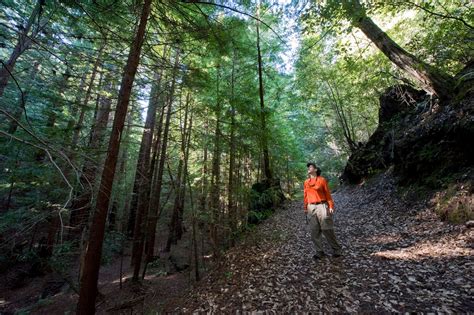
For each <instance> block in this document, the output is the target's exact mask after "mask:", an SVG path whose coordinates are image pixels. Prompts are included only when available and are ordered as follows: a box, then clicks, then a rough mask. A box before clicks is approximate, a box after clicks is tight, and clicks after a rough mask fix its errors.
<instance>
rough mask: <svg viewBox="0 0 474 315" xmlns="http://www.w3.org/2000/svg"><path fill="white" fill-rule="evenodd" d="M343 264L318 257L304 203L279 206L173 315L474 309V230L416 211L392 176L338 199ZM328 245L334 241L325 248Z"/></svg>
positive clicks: (181, 301) (171, 307)
mask: <svg viewBox="0 0 474 315" xmlns="http://www.w3.org/2000/svg"><path fill="white" fill-rule="evenodd" d="M333 196H334V199H335V204H336V209H337V212H336V214H335V220H336V234H337V236H338V238H339V241H340V242H341V243H342V245H343V248H344V256H343V257H341V258H333V257H330V256H329V257H325V258H324V259H322V260H321V261H319V262H314V261H313V260H312V255H313V253H314V252H313V246H312V243H311V242H310V236H309V231H308V225H306V223H305V218H304V215H303V211H302V206H303V204H302V201H299V200H296V201H292V202H289V203H287V204H286V206H285V207H284V208H282V209H279V210H278V211H277V212H276V213H275V215H274V216H273V217H271V218H270V219H268V220H267V221H266V222H264V223H263V224H262V225H260V226H258V227H257V228H256V231H255V233H253V232H252V233H249V234H251V235H250V236H249V237H247V239H245V240H244V241H243V243H242V244H240V245H238V246H236V247H235V248H233V249H231V250H229V251H228V252H227V253H226V254H225V257H224V259H223V261H222V264H221V265H220V266H219V268H218V269H216V270H215V271H214V272H212V273H210V274H209V276H208V277H207V278H206V279H204V280H203V281H202V282H201V283H200V284H199V285H198V286H197V287H196V288H195V289H194V290H191V291H190V292H188V293H187V294H186V295H185V296H183V297H182V298H180V299H179V300H174V301H172V303H168V304H167V305H166V306H165V309H164V310H165V311H168V312H176V311H178V312H186V313H188V312H194V311H206V312H207V311H215V312H217V313H220V312H229V311H236V310H241V311H276V312H283V313H289V312H291V313H293V312H295V311H325V312H377V313H378V312H405V311H434V312H437V311H438V312H469V311H472V309H474V301H473V298H472V297H473V296H474V294H473V293H474V292H473V287H472V284H473V276H474V275H473V270H474V268H473V267H474V263H473V261H472V257H473V254H474V251H473V246H472V245H473V239H474V237H473V236H474V232H473V230H472V229H468V228H466V227H465V226H460V225H457V226H455V225H451V224H447V223H444V222H440V221H439V219H438V218H437V217H436V215H435V214H434V213H433V212H432V210H430V209H428V208H427V207H426V206H423V205H421V204H416V205H410V206H409V207H408V208H407V206H406V205H405V204H403V202H402V201H400V199H399V198H398V197H397V195H396V193H395V188H394V185H393V181H392V180H391V179H390V177H387V176H384V175H382V176H379V177H378V178H376V179H374V181H373V182H372V183H371V184H370V185H365V186H359V187H345V188H342V189H340V190H339V191H337V192H335V193H334V194H333ZM325 245H327V244H325ZM326 249H327V253H330V250H329V249H328V248H326Z"/></svg>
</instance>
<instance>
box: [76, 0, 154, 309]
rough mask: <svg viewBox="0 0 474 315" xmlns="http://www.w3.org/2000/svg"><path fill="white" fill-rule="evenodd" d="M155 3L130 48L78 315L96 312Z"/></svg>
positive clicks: (147, 1)
mask: <svg viewBox="0 0 474 315" xmlns="http://www.w3.org/2000/svg"><path fill="white" fill-rule="evenodd" d="M151 3H152V0H144V4H143V8H142V13H141V17H140V24H139V25H138V29H137V33H136V35H135V38H134V40H133V43H132V46H131V47H130V52H129V55H128V60H127V64H126V66H125V71H124V73H123V77H122V83H121V86H120V91H119V96H118V101H117V107H116V112H115V117H114V123H113V126H112V132H111V135H110V140H109V146H108V151H107V156H106V159H105V162H104V170H103V172H102V178H101V181H100V186H99V193H98V196H97V203H96V209H95V212H94V216H93V218H92V225H91V230H90V234H89V242H88V245H87V247H86V255H85V259H84V268H83V270H84V272H83V275H82V277H81V288H80V292H79V301H78V303H77V311H76V313H77V314H84V315H88V314H93V313H94V312H95V299H96V296H97V280H98V278H99V268H100V258H101V255H102V244H103V241H104V232H105V223H106V218H107V210H108V207H109V201H110V194H111V192H112V183H113V180H114V176H115V167H116V165H117V157H118V153H119V149H120V135H121V133H122V131H123V127H124V123H125V118H126V116H127V110H128V105H129V102H130V94H131V91H132V86H133V81H134V79H135V74H136V72H137V68H138V64H139V62H140V53H141V48H142V45H143V41H144V37H145V30H146V25H147V22H148V16H149V15H150V11H151Z"/></svg>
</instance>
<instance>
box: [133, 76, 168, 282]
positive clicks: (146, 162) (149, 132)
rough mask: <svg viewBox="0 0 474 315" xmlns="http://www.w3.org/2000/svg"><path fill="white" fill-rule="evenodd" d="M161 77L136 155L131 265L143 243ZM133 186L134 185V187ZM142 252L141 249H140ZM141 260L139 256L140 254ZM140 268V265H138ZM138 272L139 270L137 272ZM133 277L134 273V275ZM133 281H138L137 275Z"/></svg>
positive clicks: (156, 80)
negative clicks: (134, 214) (135, 191)
mask: <svg viewBox="0 0 474 315" xmlns="http://www.w3.org/2000/svg"><path fill="white" fill-rule="evenodd" d="M161 77H162V73H156V74H155V78H154V79H155V82H154V84H153V88H152V90H151V93H150V102H149V103H148V104H149V105H148V110H147V116H146V121H145V129H144V130H143V135H142V141H141V144H140V151H139V155H138V161H137V167H136V174H135V182H137V183H138V184H137V194H138V200H137V211H136V216H135V228H134V246H133V249H132V252H133V255H132V258H133V264H134V265H135V264H136V263H137V255H138V254H137V252H136V251H137V250H138V249H139V248H140V244H137V242H139V243H143V240H142V234H143V219H144V218H146V216H147V213H148V206H149V198H150V187H151V185H150V182H151V180H152V178H151V177H150V154H151V148H152V142H153V132H154V130H155V122H156V111H157V109H158V104H159V101H160V97H159V95H160V88H161ZM134 186H135V185H134ZM141 250H143V249H141ZM140 259H141V254H140ZM138 266H140V263H138ZM138 272H139V270H138ZM134 275H135V273H134ZM133 279H134V280H138V274H137V276H136V278H135V276H134V278H133Z"/></svg>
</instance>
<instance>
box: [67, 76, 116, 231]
mask: <svg viewBox="0 0 474 315" xmlns="http://www.w3.org/2000/svg"><path fill="white" fill-rule="evenodd" d="M105 81H106V82H107V86H106V87H105V91H106V92H107V94H109V93H112V92H113V91H114V84H113V80H112V77H111V75H110V74H109V75H107V77H106V80H105ZM111 104H112V100H111V99H110V97H109V96H108V95H101V96H100V98H99V109H98V111H97V117H96V121H95V123H94V126H93V128H92V130H91V136H90V142H89V145H88V150H89V151H90V155H91V156H94V157H98V155H97V151H98V150H99V149H100V147H101V144H102V142H103V140H104V137H105V131H106V129H107V123H108V121H109V115H110V109H111ZM97 163H98V161H97V159H92V158H91V157H88V158H86V160H85V161H84V165H83V167H82V173H81V177H80V181H81V183H82V185H83V186H84V190H83V191H82V192H81V193H80V195H79V196H78V197H77V198H76V199H74V200H73V202H72V205H71V217H70V222H69V225H70V226H71V227H72V228H73V230H71V235H72V236H73V235H81V233H82V230H83V229H84V227H85V225H86V224H87V221H88V219H89V214H90V209H91V207H92V204H91V201H92V195H93V191H94V186H95V180H96V176H97V172H98V167H97Z"/></svg>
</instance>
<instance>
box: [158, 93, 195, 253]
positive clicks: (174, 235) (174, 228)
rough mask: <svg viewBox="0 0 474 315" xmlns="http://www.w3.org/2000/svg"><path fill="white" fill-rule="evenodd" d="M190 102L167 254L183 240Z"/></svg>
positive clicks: (184, 130) (183, 131) (183, 135)
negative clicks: (181, 214)
mask: <svg viewBox="0 0 474 315" xmlns="http://www.w3.org/2000/svg"><path fill="white" fill-rule="evenodd" d="M189 102H190V94H189V93H188V94H187V96H186V104H185V108H184V122H182V125H183V128H182V131H181V148H180V159H179V163H178V173H177V176H176V185H175V186H176V194H175V201H174V207H173V213H172V215H171V222H170V224H169V233H168V239H167V241H166V247H165V250H164V251H165V252H169V251H170V250H171V244H176V243H177V241H178V240H179V239H180V238H181V237H180V236H181V235H182V233H183V231H182V222H181V220H180V213H181V212H182V205H184V201H183V200H182V199H183V198H184V187H185V185H186V182H185V180H186V178H185V175H183V174H185V172H183V167H185V159H186V143H187V124H188V112H189Z"/></svg>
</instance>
